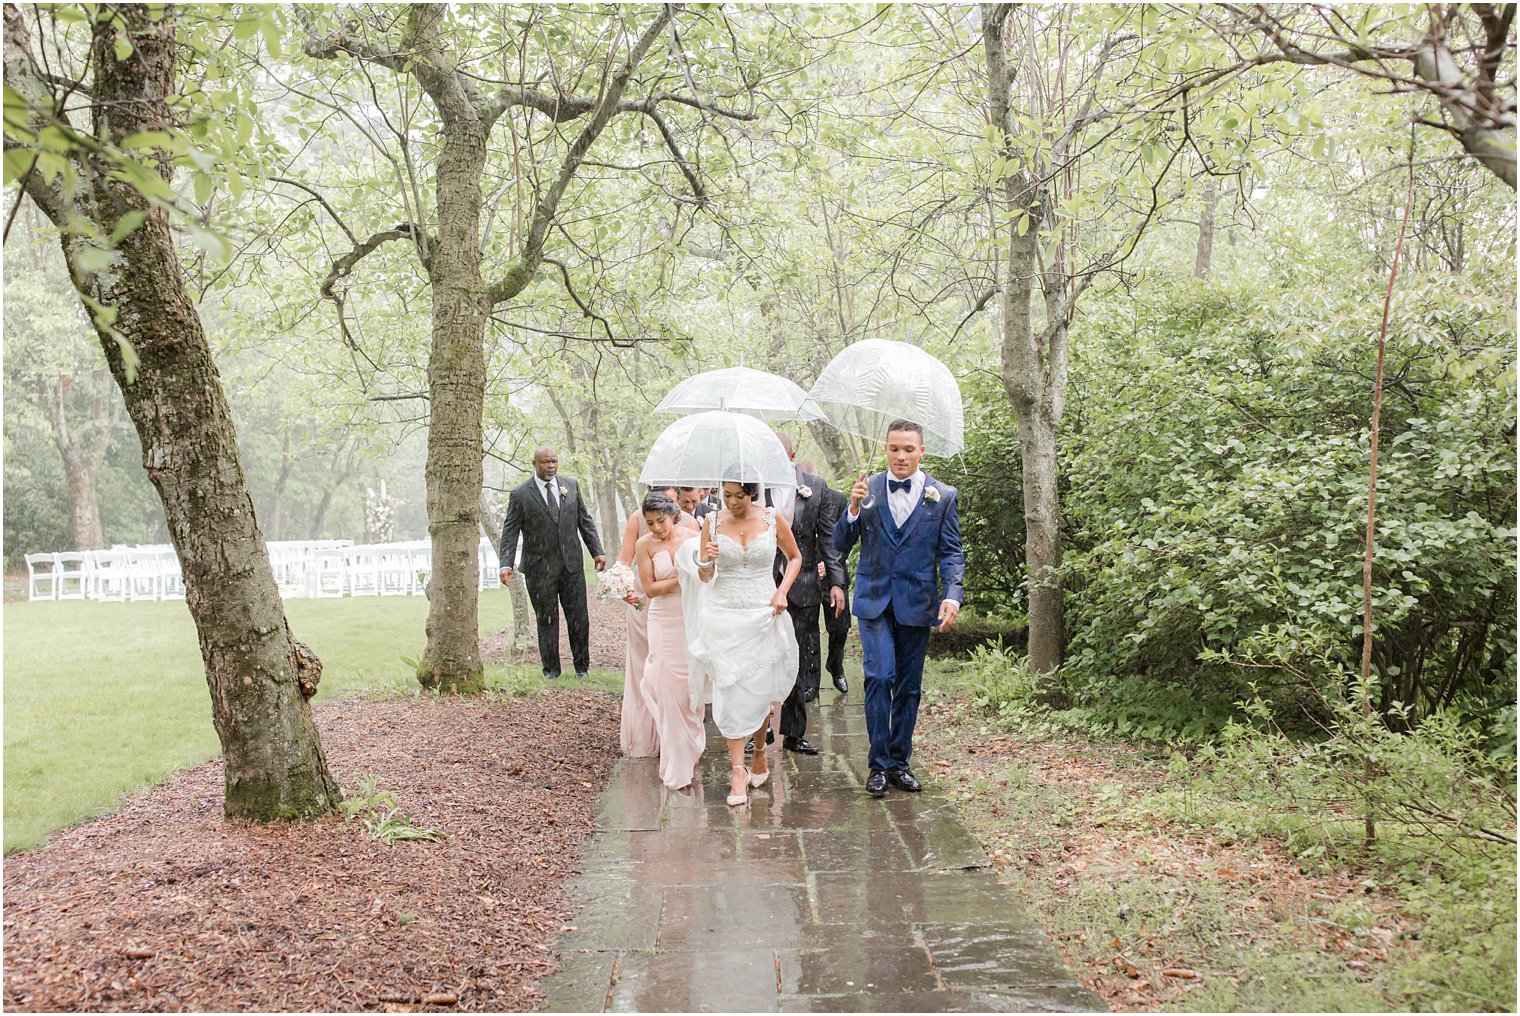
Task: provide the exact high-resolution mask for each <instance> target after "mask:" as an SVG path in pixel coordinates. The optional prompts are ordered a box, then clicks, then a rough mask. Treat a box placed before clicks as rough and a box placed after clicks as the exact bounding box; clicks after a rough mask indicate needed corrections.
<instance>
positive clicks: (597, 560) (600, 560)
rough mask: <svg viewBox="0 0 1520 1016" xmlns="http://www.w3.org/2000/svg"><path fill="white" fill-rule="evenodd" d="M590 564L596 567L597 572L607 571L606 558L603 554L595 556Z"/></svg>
mask: <svg viewBox="0 0 1520 1016" xmlns="http://www.w3.org/2000/svg"><path fill="white" fill-rule="evenodd" d="M591 563H592V564H593V565H595V566H596V570H597V571H606V570H607V557H606V555H605V554H598V555H596V557H593V558H592V559H591Z"/></svg>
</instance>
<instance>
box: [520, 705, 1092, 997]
mask: <svg viewBox="0 0 1520 1016" xmlns="http://www.w3.org/2000/svg"><path fill="white" fill-rule="evenodd" d="M823 696H824V699H825V701H824V702H823V703H822V704H821V708H820V704H818V703H815V704H814V705H813V706H811V707H810V715H809V720H808V735H809V739H810V740H812V741H813V742H814V743H815V744H817V745H818V746H819V748H821V749H822V753H821V754H820V755H817V756H811V757H809V756H802V755H795V754H792V753H790V752H785V753H783V752H782V751H781V750H780V749H781V744H780V740H779V738H778V739H777V743H776V744H775V745H773V746H772V749H771V760H772V763H771V770H772V773H773V775H772V777H771V782H770V783H768V784H766V785H765V786H764V787H761V788H760V789H758V790H751V791H750V800H749V803H748V804H747V805H744V806H742V807H739V808H729V807H728V806H727V804H726V803H725V802H724V797H725V795H726V793H727V788H728V755H727V751H726V750H725V748H724V745H723V741H722V739H721V738H720V737H719V735H718V733H717V731H716V730H715V729H714V728H713V727H712V724H711V722H709V723H708V749H707V753H706V755H705V756H704V759H703V768H702V770H701V775H700V778H699V781H698V782H697V783H696V784H694V786H693V787H692V788H691V789H690V790H689V791H687V792H673V791H666V790H665V789H664V787H663V786H662V785H661V784H660V780H659V776H658V773H657V768H656V762H655V760H653V759H624V760H623V761H622V762H621V763H620V764H619V766H618V768H617V770H616V771H615V772H614V773H613V776H612V782H611V785H610V786H609V787H608V789H607V792H606V794H605V795H604V796H603V798H602V807H601V813H600V816H599V819H598V827H599V828H598V832H597V833H596V835H595V836H594V837H593V838H592V839H591V840H590V841H589V843H588V845H587V855H586V858H585V863H584V870H583V873H582V874H581V875H580V876H579V878H578V879H577V880H576V882H575V883H574V884H573V885H572V892H573V893H574V895H575V896H576V899H577V906H578V912H577V916H576V919H575V921H574V922H573V930H571V931H569V932H568V933H566V934H565V935H564V936H563V937H562V938H561V939H560V940H559V942H558V943H557V948H558V949H559V951H560V952H561V954H562V956H563V959H564V966H563V968H562V969H561V970H560V971H559V972H558V973H556V974H555V975H554V976H553V977H551V978H550V979H549V980H547V981H546V982H545V984H544V989H545V992H546V995H547V1001H546V1004H545V1009H546V1010H548V1011H553V1012H602V1011H610V1012H688V1011H689V1012H719V1011H738V1012H986V1011H995V1012H1031V1011H1032V1012H1070V1011H1087V1010H1101V1009H1103V1003H1102V1002H1101V1001H1100V1000H1099V999H1098V997H1097V996H1096V995H1094V994H1092V993H1091V992H1089V991H1088V990H1087V989H1085V988H1084V987H1082V985H1081V984H1080V983H1079V982H1078V981H1077V980H1076V979H1075V978H1074V977H1073V976H1072V975H1071V973H1070V972H1068V971H1067V970H1066V968H1065V966H1064V965H1063V964H1062V962H1061V958H1060V956H1059V955H1058V954H1057V953H1056V951H1055V950H1054V948H1052V946H1051V945H1050V943H1049V941H1048V940H1047V939H1046V938H1045V936H1044V934H1043V933H1042V932H1040V931H1039V930H1038V929H1037V928H1035V927H1034V925H1032V924H1031V923H1030V922H1029V920H1028V919H1027V918H1026V916H1025V915H1024V913H1023V911H1022V909H1021V907H1020V905H1019V902H1018V901H1017V900H1016V899H1015V898H1014V897H1013V894H1012V892H1011V891H1010V890H1009V888H1008V887H1007V886H1005V885H1003V884H1001V883H999V882H998V881H997V879H996V877H995V876H994V875H993V874H992V872H991V870H990V869H989V867H988V861H987V857H986V855H985V854H984V853H983V852H982V849H981V847H980V845H979V844H978V843H977V841H976V839H975V838H974V837H973V836H972V835H971V833H970V832H968V831H967V829H966V827H965V826H964V825H963V824H962V823H961V820H960V818H959V816H958V815H957V814H956V810H955V806H954V804H953V803H952V802H951V801H949V800H948V799H946V798H945V797H944V796H943V795H942V794H941V793H940V792H939V791H938V790H937V789H936V788H935V787H934V785H933V784H932V783H931V784H930V785H929V786H928V787H927V788H926V789H925V791H924V792H923V793H922V794H916V795H915V794H904V793H902V792H901V791H899V790H896V789H895V788H890V787H889V788H888V790H887V796H886V797H885V798H881V799H876V798H872V797H871V796H869V795H868V794H867V793H866V792H865V789H864V788H865V777H866V775H867V773H866V771H865V758H866V734H865V717H864V715H863V713H862V710H861V706H860V699H859V693H858V692H854V691H852V693H851V694H850V695H848V696H842V697H841V696H836V695H835V694H834V692H833V690H832V689H831V688H828V687H827V686H825V689H824V692H823Z"/></svg>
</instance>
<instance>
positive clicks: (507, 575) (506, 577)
mask: <svg viewBox="0 0 1520 1016" xmlns="http://www.w3.org/2000/svg"><path fill="white" fill-rule="evenodd" d="M511 581H512V569H511V568H503V569H502V570H501V584H502V585H506V584H507V583H509V582H511Z"/></svg>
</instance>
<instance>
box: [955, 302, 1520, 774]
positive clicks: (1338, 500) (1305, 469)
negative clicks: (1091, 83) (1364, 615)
mask: <svg viewBox="0 0 1520 1016" xmlns="http://www.w3.org/2000/svg"><path fill="white" fill-rule="evenodd" d="M1290 274H1291V273H1290ZM1354 283H1355V280H1354V279H1352V278H1345V279H1343V280H1342V285H1341V287H1340V288H1339V289H1337V290H1334V291H1325V290H1308V289H1306V288H1304V287H1303V286H1301V285H1294V286H1291V287H1284V288H1266V287H1264V286H1262V285H1261V284H1260V283H1253V284H1239V285H1231V284H1228V283H1225V282H1223V281H1213V282H1210V283H1208V284H1206V285H1205V284H1201V283H1197V282H1193V281H1186V282H1177V283H1172V284H1170V285H1166V286H1159V287H1155V288H1153V289H1152V290H1150V291H1147V292H1146V293H1136V294H1133V295H1131V297H1130V298H1128V299H1125V300H1123V301H1119V300H1104V301H1095V302H1094V303H1093V304H1092V306H1091V307H1090V309H1089V312H1088V314H1087V315H1086V316H1084V317H1082V318H1079V323H1078V327H1077V334H1076V337H1075V339H1074V342H1076V343H1077V348H1078V349H1080V350H1081V351H1082V352H1081V355H1080V357H1079V359H1078V361H1077V362H1076V363H1075V364H1074V366H1073V388H1074V389H1075V390H1076V391H1077V392H1078V393H1079V394H1078V395H1077V396H1076V397H1075V398H1074V405H1073V413H1072V415H1073V418H1074V419H1073V423H1072V426H1071V428H1070V430H1069V431H1068V433H1067V434H1066V435H1065V436H1064V438H1063V444H1064V448H1065V455H1066V463H1065V472H1064V479H1063V486H1064V488H1065V489H1064V502H1065V503H1064V525H1065V537H1064V538H1065V540H1066V560H1065V566H1066V582H1067V590H1068V597H1067V611H1068V621H1067V624H1068V631H1069V636H1070V653H1069V655H1068V658H1067V664H1066V667H1065V668H1064V670H1063V671H1062V673H1061V675H1060V677H1059V679H1058V681H1057V683H1056V685H1055V689H1054V690H1056V691H1057V692H1058V693H1059V695H1060V696H1061V697H1063V698H1065V699H1066V700H1067V702H1068V703H1069V704H1070V705H1071V706H1072V708H1074V709H1077V710H1086V711H1088V714H1089V715H1088V720H1087V722H1089V723H1090V724H1091V725H1090V726H1089V727H1088V728H1087V729H1091V730H1095V731H1102V732H1106V733H1116V734H1120V735H1126V736H1127V735H1133V734H1137V733H1138V734H1141V735H1143V736H1146V737H1159V738H1161V739H1166V738H1168V737H1170V736H1173V735H1185V736H1187V737H1189V738H1192V739H1196V738H1198V737H1203V736H1209V735H1211V734H1212V733H1214V732H1217V730H1218V729H1219V727H1220V725H1221V723H1222V722H1223V720H1224V719H1225V718H1227V717H1228V716H1229V715H1230V714H1231V713H1233V712H1235V710H1234V709H1233V707H1232V703H1233V702H1234V701H1236V700H1239V699H1244V698H1246V697H1248V695H1250V694H1251V693H1252V692H1251V691H1250V689H1251V688H1252V687H1256V688H1258V689H1259V690H1260V694H1261V695H1262V697H1263V698H1265V699H1267V700H1270V701H1272V702H1273V703H1274V704H1275V708H1276V709H1277V711H1278V713H1279V715H1280V716H1282V717H1284V718H1285V719H1284V722H1296V723H1299V724H1303V723H1304V722H1305V721H1306V720H1307V719H1308V718H1309V717H1310V716H1316V717H1318V718H1319V719H1320V720H1323V719H1324V718H1325V717H1324V706H1323V705H1322V704H1321V702H1320V698H1321V695H1325V696H1328V697H1330V698H1334V696H1335V695H1336V694H1338V693H1340V692H1337V689H1340V690H1341V692H1345V691H1347V689H1348V686H1347V683H1346V680H1345V675H1347V674H1350V673H1355V672H1356V670H1357V669H1358V667H1359V660H1360V652H1361V612H1362V588H1361V566H1362V550H1363V530H1364V528H1365V519H1366V497H1367V467H1368V461H1369V449H1368V439H1367V417H1368V415H1369V413H1370V403H1369V399H1368V396H1367V385H1368V377H1369V372H1370V370H1371V364H1372V359H1373V356H1374V354H1375V349H1374V347H1373V345H1372V340H1371V339H1369V338H1368V336H1369V335H1375V333H1376V328H1377V324H1378V312H1379V310H1380V307H1379V304H1378V300H1377V297H1378V293H1379V289H1380V287H1381V286H1385V285H1386V280H1381V281H1380V280H1379V279H1378V278H1377V277H1375V276H1363V277H1362V279H1361V280H1360V282H1359V283H1355V284H1354ZM1398 293H1399V296H1398V299H1397V300H1396V302H1395V306H1394V308H1393V315H1392V323H1393V327H1392V329H1391V331H1390V335H1389V353H1388V377H1389V390H1388V394H1387V397H1386V400H1385V405H1384V411H1383V420H1382V435H1381V448H1380V455H1379V458H1380V462H1379V494H1378V526H1377V547H1376V556H1375V560H1374V573H1373V581H1374V597H1373V610H1374V624H1375V639H1374V674H1375V677H1376V679H1377V680H1376V685H1375V688H1374V689H1373V695H1374V704H1375V706H1376V708H1377V710H1378V712H1379V714H1380V715H1381V716H1382V717H1384V719H1385V720H1387V721H1388V722H1390V723H1394V724H1396V725H1400V726H1403V727H1408V726H1412V725H1415V724H1418V723H1419V722H1421V721H1422V720H1423V719H1424V718H1426V717H1429V716H1432V715H1434V714H1435V713H1437V712H1443V711H1444V712H1446V713H1448V714H1449V715H1452V716H1461V717H1464V718H1465V719H1466V720H1468V721H1470V722H1471V723H1473V724H1474V725H1475V726H1476V727H1477V728H1479V729H1482V730H1485V731H1486V732H1487V736H1488V747H1489V749H1490V750H1497V749H1499V748H1500V747H1501V746H1503V745H1506V744H1513V737H1514V734H1513V730H1514V727H1513V704H1514V701H1515V660H1514V647H1515V638H1516V631H1515V600H1514V575H1515V572H1514V565H1515V501H1514V493H1513V492H1514V488H1515V468H1514V459H1515V444H1514V435H1515V431H1514V427H1513V422H1512V421H1513V416H1514V412H1515V402H1514V373H1513V353H1512V350H1511V348H1510V347H1511V335H1510V332H1509V330H1508V325H1507V322H1506V315H1505V313H1504V304H1503V301H1504V299H1505V297H1504V294H1503V292H1502V290H1494V289H1489V288H1485V287H1484V286H1482V285H1480V284H1479V283H1478V282H1477V281H1476V280H1473V279H1466V278H1462V277H1454V276H1450V275H1409V276H1406V277H1405V278H1404V279H1402V280H1401V281H1400V289H1399V291H1398ZM986 394H987V393H983V395H984V397H985V396H986ZM991 415H992V414H991V413H988V414H985V415H984V416H983V417H982V418H981V419H982V420H983V421H985V420H986V419H987V418H988V417H990V416H991ZM970 442H971V445H972V447H971V449H970V450H969V451H968V459H981V460H983V461H990V462H996V461H997V460H998V457H999V456H1003V457H1005V458H1006V457H1007V451H1006V449H1007V448H1008V447H1009V439H1008V437H1007V436H1006V434H1005V432H1004V431H1003V430H1002V429H1001V428H1000V427H996V426H988V425H986V423H985V422H981V423H979V424H978V425H977V426H974V427H973V428H972V429H971V431H970ZM981 482H982V483H983V484H984V486H985V488H986V489H985V492H982V493H979V495H978V496H976V497H974V498H972V499H970V501H969V504H968V507H967V510H966V513H965V514H966V515H967V516H968V517H969V521H968V523H967V528H968V530H972V529H980V530H981V531H984V532H987V533H992V532H995V531H996V530H997V528H998V527H999V526H1000V525H1002V521H1001V513H1002V510H1003V507H1004V505H1006V504H1010V503H1017V500H1018V496H1019V492H1018V486H1017V484H1018V482H1019V481H1018V475H1017V472H1016V471H1015V470H1010V469H1005V470H1004V472H1003V473H1002V474H1001V475H999V474H997V473H996V472H995V471H992V470H989V471H988V473H987V479H986V480H984V481H981ZM989 505H990V506H992V507H991V511H990V512H989V511H988V506H989ZM984 514H987V515H990V517H987V518H981V517H979V516H982V515H984ZM987 566H988V567H994V568H1002V567H1006V565H998V564H992V563H990V562H989V563H988V564H987ZM1250 681H1254V682H1255V684H1254V685H1252V684H1250V683H1249V682H1250ZM1305 710H1307V713H1306V712H1305ZM1068 718H1070V719H1072V720H1077V719H1078V718H1079V714H1069V715H1068Z"/></svg>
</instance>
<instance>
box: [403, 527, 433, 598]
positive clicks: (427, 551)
mask: <svg viewBox="0 0 1520 1016" xmlns="http://www.w3.org/2000/svg"><path fill="white" fill-rule="evenodd" d="M407 556H408V557H409V559H410V561H411V565H410V571H411V575H412V590H411V591H412V595H413V596H426V595H427V584H428V579H430V578H432V577H433V544H432V543H431V541H428V540H418V541H416V542H414V543H410V544H407Z"/></svg>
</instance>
